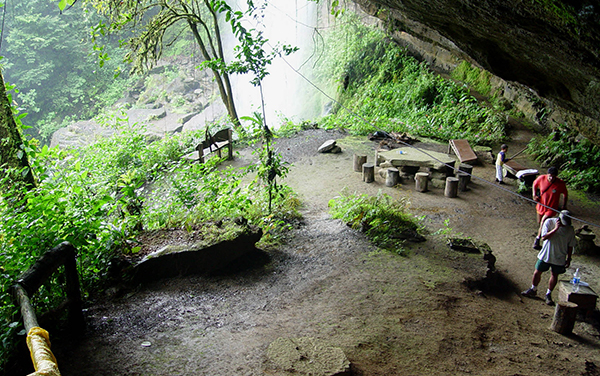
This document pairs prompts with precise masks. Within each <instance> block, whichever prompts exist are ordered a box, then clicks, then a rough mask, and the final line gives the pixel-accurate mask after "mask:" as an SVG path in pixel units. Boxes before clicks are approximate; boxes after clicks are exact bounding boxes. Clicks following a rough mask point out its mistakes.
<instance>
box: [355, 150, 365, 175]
mask: <svg viewBox="0 0 600 376" xmlns="http://www.w3.org/2000/svg"><path fill="white" fill-rule="evenodd" d="M365 163H367V156H366V155H360V154H354V171H356V172H361V171H362V166H363V164H365Z"/></svg>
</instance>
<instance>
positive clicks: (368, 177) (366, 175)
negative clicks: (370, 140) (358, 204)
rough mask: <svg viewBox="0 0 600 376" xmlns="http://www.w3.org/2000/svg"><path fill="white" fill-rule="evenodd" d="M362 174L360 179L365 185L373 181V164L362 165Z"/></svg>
mask: <svg viewBox="0 0 600 376" xmlns="http://www.w3.org/2000/svg"><path fill="white" fill-rule="evenodd" d="M365 158H366V157H365ZM362 172H363V173H362V178H363V181H364V182H365V183H372V182H374V181H375V166H373V163H363V165H362Z"/></svg>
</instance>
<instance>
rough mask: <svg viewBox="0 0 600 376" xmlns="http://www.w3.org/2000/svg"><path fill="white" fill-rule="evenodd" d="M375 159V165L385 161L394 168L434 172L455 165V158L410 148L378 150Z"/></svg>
mask: <svg viewBox="0 0 600 376" xmlns="http://www.w3.org/2000/svg"><path fill="white" fill-rule="evenodd" d="M425 153H427V154H425ZM376 159H377V160H376V163H377V164H379V163H380V162H383V161H387V162H389V163H391V164H392V165H393V166H394V167H414V168H421V167H425V168H431V169H434V170H445V169H447V168H448V167H447V166H446V164H447V165H450V166H454V165H455V163H456V158H455V157H454V156H451V155H448V154H446V153H439V152H436V151H430V150H423V151H421V150H419V149H416V148H412V147H410V146H405V147H401V148H398V149H393V150H388V151H382V150H378V151H377V154H376Z"/></svg>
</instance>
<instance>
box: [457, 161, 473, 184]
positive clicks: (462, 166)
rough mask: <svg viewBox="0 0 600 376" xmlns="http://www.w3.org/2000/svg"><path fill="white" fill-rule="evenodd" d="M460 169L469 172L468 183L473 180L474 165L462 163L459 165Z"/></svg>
mask: <svg viewBox="0 0 600 376" xmlns="http://www.w3.org/2000/svg"><path fill="white" fill-rule="evenodd" d="M458 171H463V172H466V173H467V174H468V176H467V179H468V180H467V183H470V182H471V175H472V174H473V166H471V165H470V164H466V163H461V164H460V165H459V166H458Z"/></svg>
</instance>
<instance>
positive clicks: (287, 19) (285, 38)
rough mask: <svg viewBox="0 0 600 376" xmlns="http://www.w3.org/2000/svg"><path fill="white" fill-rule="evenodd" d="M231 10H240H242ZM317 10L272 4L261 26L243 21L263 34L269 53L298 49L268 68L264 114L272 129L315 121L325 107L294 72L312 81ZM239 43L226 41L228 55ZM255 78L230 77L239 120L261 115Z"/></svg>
mask: <svg viewBox="0 0 600 376" xmlns="http://www.w3.org/2000/svg"><path fill="white" fill-rule="evenodd" d="M240 3H243V1H240ZM232 7H233V8H234V9H236V7H238V8H237V9H240V10H241V8H239V6H236V5H232ZM318 7H319V5H318V4H316V3H315V2H314V1H308V0H295V1H280V2H270V3H268V4H267V7H266V9H265V12H264V18H262V19H261V20H260V24H258V23H257V22H256V21H254V20H245V21H244V27H246V28H248V29H250V28H252V29H256V30H259V31H262V32H263V33H264V34H263V35H264V36H265V38H267V39H268V40H269V42H268V43H267V45H266V46H265V48H266V49H272V48H273V47H275V46H276V45H277V44H278V43H279V44H285V45H291V46H295V47H298V48H299V50H298V51H297V52H295V53H293V54H291V55H289V56H286V57H278V58H276V59H275V60H274V61H273V62H272V64H271V65H269V66H267V71H268V72H269V75H268V76H267V77H265V79H264V80H263V81H262V87H263V94H264V100H265V113H266V118H267V123H268V124H269V126H270V127H273V128H277V127H278V126H279V124H280V123H281V120H282V119H281V118H282V117H283V118H285V119H290V120H293V121H296V122H297V121H301V120H306V119H312V118H315V117H317V116H319V115H320V114H321V113H322V108H321V107H322V106H321V105H320V104H318V103H320V101H319V100H317V101H315V98H314V96H316V95H319V94H318V93H315V91H314V90H309V86H310V84H309V83H308V82H307V81H306V80H305V79H304V78H303V77H302V76H300V75H299V74H298V73H297V72H296V71H294V69H295V70H297V71H298V72H301V73H302V74H303V75H304V76H307V77H310V70H311V69H312V64H314V59H315V58H316V57H315V56H314V55H315V54H314V49H315V46H314V43H313V39H314V38H313V34H315V31H316V29H317V27H318V25H317V23H318V14H319V9H318ZM236 43H237V40H233V36H232V37H231V39H229V40H226V41H224V46H225V49H226V51H232V50H233V47H234V46H235V44H236ZM229 58H231V56H229ZM253 78H254V77H252V76H251V75H250V74H241V75H232V77H231V80H232V86H233V91H234V100H235V103H236V108H237V111H238V115H239V116H249V115H251V114H252V113H253V112H257V111H258V112H261V111H262V109H261V98H260V90H259V88H258V87H255V86H253V85H252V84H250V80H251V79H253ZM315 103H316V104H315Z"/></svg>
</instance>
